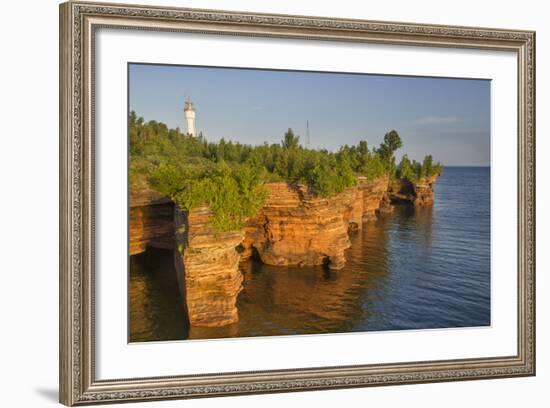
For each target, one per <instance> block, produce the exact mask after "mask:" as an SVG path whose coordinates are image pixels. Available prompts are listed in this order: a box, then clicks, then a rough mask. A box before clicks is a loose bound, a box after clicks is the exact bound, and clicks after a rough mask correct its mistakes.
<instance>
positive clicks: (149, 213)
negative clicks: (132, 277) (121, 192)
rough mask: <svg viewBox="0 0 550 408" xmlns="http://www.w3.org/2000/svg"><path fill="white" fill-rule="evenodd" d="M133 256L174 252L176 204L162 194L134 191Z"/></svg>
mask: <svg viewBox="0 0 550 408" xmlns="http://www.w3.org/2000/svg"><path fill="white" fill-rule="evenodd" d="M129 207H130V208H129V211H130V223H129V226H128V228H129V241H130V242H129V247H130V255H135V254H139V253H141V252H145V250H146V249H147V247H154V248H163V249H173V247H174V204H173V203H172V201H170V200H169V199H168V198H166V197H164V196H162V195H160V194H159V193H157V192H155V191H153V190H150V189H147V188H144V189H139V190H135V191H134V190H133V191H131V194H130V198H129Z"/></svg>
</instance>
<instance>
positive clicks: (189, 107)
mask: <svg viewBox="0 0 550 408" xmlns="http://www.w3.org/2000/svg"><path fill="white" fill-rule="evenodd" d="M183 113H184V115H185V121H186V122H187V133H188V134H190V135H191V136H197V132H196V130H195V108H194V106H193V102H191V99H190V98H187V99H186V101H185V107H184V108H183Z"/></svg>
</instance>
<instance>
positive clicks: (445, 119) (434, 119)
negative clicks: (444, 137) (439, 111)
mask: <svg viewBox="0 0 550 408" xmlns="http://www.w3.org/2000/svg"><path fill="white" fill-rule="evenodd" d="M456 122H459V120H458V118H457V117H456V116H425V117H423V118H419V119H416V120H415V121H414V123H416V124H417V125H442V124H447V123H456Z"/></svg>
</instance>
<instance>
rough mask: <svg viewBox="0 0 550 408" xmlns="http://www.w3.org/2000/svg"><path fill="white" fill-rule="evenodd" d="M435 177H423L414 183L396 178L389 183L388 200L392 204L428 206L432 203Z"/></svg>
mask: <svg viewBox="0 0 550 408" xmlns="http://www.w3.org/2000/svg"><path fill="white" fill-rule="evenodd" d="M436 180H437V176H431V177H423V178H421V179H420V180H418V181H417V182H416V183H412V182H410V181H409V180H407V179H404V178H396V179H395V180H393V181H392V183H390V187H389V191H388V194H389V198H390V200H391V202H392V204H414V205H415V206H428V205H432V204H433V202H434V194H435V191H434V187H435V182H436Z"/></svg>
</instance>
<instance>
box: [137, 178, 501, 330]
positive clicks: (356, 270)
mask: <svg viewBox="0 0 550 408" xmlns="http://www.w3.org/2000/svg"><path fill="white" fill-rule="evenodd" d="M489 174H490V172H489V169H488V168H447V169H446V170H445V173H444V175H443V176H442V177H441V178H440V179H439V181H438V183H437V188H436V200H435V204H434V206H433V207H429V208H416V209H415V208H412V207H406V206H403V207H396V209H395V211H394V213H393V214H388V215H384V216H382V217H381V218H380V219H378V220H377V221H374V222H370V223H368V224H365V228H364V229H363V230H362V231H359V232H358V233H356V234H354V235H353V236H352V237H351V242H352V245H351V247H350V248H349V249H348V250H347V252H346V259H347V263H346V267H345V268H344V269H343V270H340V271H337V272H331V271H328V270H326V269H324V268H323V267H301V268H299V267H288V268H285V267H272V266H268V265H263V264H261V263H260V262H257V261H247V262H244V263H242V264H241V271H242V273H243V276H244V281H243V287H244V289H243V291H242V292H241V294H240V295H239V298H238V302H237V306H238V309H239V318H240V320H239V322H238V323H235V324H233V325H231V326H227V327H222V328H192V329H189V328H188V325H187V324H186V319H185V313H184V311H183V309H182V307H181V299H180V298H179V293H178V291H177V284H176V283H175V272H174V271H173V266H172V258H171V255H170V253H166V252H164V253H161V254H158V253H149V252H150V251H148V253H147V254H143V255H141V256H140V257H132V258H133V259H132V265H131V277H130V297H131V299H130V309H131V319H130V331H131V336H130V337H131V340H132V341H143V340H172V339H186V338H191V339H193V338H195V339H196V338H220V337H222V338H223V337H250V336H270V335H289V334H306V333H307V334H315V333H334V332H354V331H369V330H399V329H427V328H442V327H465V326H483V325H489V324H490V257H489V254H490V217H489V207H490V200H489V198H490V197H489V191H490V180H489Z"/></svg>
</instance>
